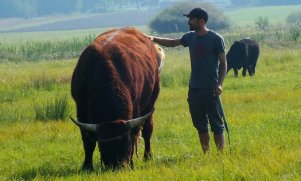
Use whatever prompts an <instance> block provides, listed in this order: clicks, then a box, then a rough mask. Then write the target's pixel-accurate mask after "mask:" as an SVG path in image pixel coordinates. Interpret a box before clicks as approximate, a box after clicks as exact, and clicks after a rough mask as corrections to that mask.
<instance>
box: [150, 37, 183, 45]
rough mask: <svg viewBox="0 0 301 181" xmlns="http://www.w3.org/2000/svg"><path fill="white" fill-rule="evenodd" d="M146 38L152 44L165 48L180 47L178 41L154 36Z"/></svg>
mask: <svg viewBox="0 0 301 181" xmlns="http://www.w3.org/2000/svg"><path fill="white" fill-rule="evenodd" d="M148 37H149V38H150V39H151V40H152V41H153V42H155V43H158V44H159V45H162V46H166V47H175V46H179V45H182V43H181V41H180V39H172V38H163V37H155V36H148Z"/></svg>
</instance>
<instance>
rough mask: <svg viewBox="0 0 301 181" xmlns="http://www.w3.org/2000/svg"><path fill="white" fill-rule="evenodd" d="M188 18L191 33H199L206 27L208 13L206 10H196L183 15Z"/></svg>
mask: <svg viewBox="0 0 301 181" xmlns="http://www.w3.org/2000/svg"><path fill="white" fill-rule="evenodd" d="M183 15H184V16H186V17H188V18H189V20H188V24H189V28H190V30H191V31H199V30H200V29H202V28H204V27H205V26H206V22H207V20H208V13H207V11H206V10H205V9H202V8H194V9H192V10H191V11H190V12H189V13H188V14H183Z"/></svg>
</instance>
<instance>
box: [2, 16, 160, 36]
mask: <svg viewBox="0 0 301 181" xmlns="http://www.w3.org/2000/svg"><path fill="white" fill-rule="evenodd" d="M155 15H156V12H155V11H143V12H142V11H132V12H122V13H103V14H98V15H94V16H89V17H83V18H81V17H77V18H75V19H69V20H61V21H60V20H57V21H56V22H50V23H49V22H45V23H40V24H39V25H33V26H26V27H16V28H13V29H9V30H2V31H0V32H35V31H58V30H73V29H90V28H104V27H116V26H118V27H119V26H138V25H146V24H148V23H149V21H150V20H151V19H152V18H153V17H154V16H155ZM28 22H29V23H30V19H29V20H28Z"/></svg>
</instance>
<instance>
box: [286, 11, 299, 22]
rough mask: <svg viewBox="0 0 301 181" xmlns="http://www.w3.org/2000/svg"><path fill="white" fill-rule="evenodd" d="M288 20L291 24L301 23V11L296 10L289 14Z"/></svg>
mask: <svg viewBox="0 0 301 181" xmlns="http://www.w3.org/2000/svg"><path fill="white" fill-rule="evenodd" d="M286 22H287V23H288V24H291V25H296V24H298V25H301V12H299V11H296V12H293V13H291V14H289V15H288V16H287V18H286Z"/></svg>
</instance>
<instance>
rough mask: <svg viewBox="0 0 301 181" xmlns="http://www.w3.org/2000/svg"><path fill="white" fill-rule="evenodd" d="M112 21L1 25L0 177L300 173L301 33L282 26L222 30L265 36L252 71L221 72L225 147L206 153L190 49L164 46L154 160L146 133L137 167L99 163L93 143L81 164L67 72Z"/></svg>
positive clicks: (284, 176)
mask: <svg viewBox="0 0 301 181" xmlns="http://www.w3.org/2000/svg"><path fill="white" fill-rule="evenodd" d="M290 7H292V6H290ZM296 7H298V6H296ZM283 8H285V7H283ZM299 8H300V7H299ZM246 11H247V10H246ZM266 12H268V11H266ZM277 12H281V11H277ZM235 16H237V15H235V14H234V15H233V17H232V18H231V19H234V18H236V17H235ZM263 16H265V15H263ZM252 18H254V16H252ZM252 18H250V17H246V18H245V19H252ZM237 21H243V20H242V19H240V20H239V19H238V20H237ZM138 28H139V29H141V30H142V31H144V32H147V29H146V28H145V27H138ZM105 30H106V29H97V30H73V31H60V32H37V33H30V32H29V33H0V40H1V41H0V149H1V152H0V163H1V165H0V180H72V181H73V180H131V181H132V180H137V181H138V180H301V144H300V143H301V132H300V129H301V101H300V100H301V69H300V68H301V67H300V63H301V51H300V45H301V42H300V41H301V39H300V38H299V39H297V40H295V41H293V40H292V39H291V38H290V36H291V34H290V31H283V30H281V31H280V30H276V31H275V30H269V31H267V32H250V31H246V30H243V31H241V30H239V31H237V32H235V31H233V30H232V31H230V32H222V33H223V35H225V40H226V44H227V48H229V46H230V43H231V42H232V41H233V40H235V39H238V38H241V37H245V36H252V37H254V38H255V39H257V40H258V41H259V43H260V45H261V54H260V57H259V60H258V64H257V69H256V75H255V76H254V77H244V78H243V77H241V72H240V75H239V77H237V78H236V77H234V75H233V72H229V74H228V76H227V77H226V79H225V81H224V87H223V89H224V92H223V96H222V99H223V105H224V109H225V113H226V116H227V121H228V123H229V126H230V137H231V145H229V144H226V146H225V152H224V154H220V153H218V152H217V151H216V149H215V147H214V143H213V140H211V146H212V147H211V151H210V153H209V154H207V155H203V153H202V151H201V147H200V144H199V141H198V138H197V137H198V136H197V132H196V129H195V128H194V127H193V125H192V122H191V118H190V114H189V110H188V104H187V101H186V99H187V86H188V80H189V72H190V64H189V57H188V56H189V55H188V51H187V49H184V48H181V47H179V48H165V51H166V60H165V66H164V67H163V71H162V74H161V87H162V89H161V92H160V95H159V98H158V101H157V103H156V111H155V113H154V116H155V128H154V135H153V138H152V146H153V152H154V153H153V154H154V158H153V160H151V161H149V162H143V161H142V159H143V150H144V148H143V147H144V146H143V145H144V144H143V140H141V142H140V144H139V158H136V157H134V164H135V169H134V170H131V169H125V170H121V171H117V172H112V171H104V170H102V169H101V164H100V161H99V160H100V155H99V152H98V151H97V149H96V151H95V153H94V166H95V171H94V172H91V173H89V172H81V171H80V167H81V164H82V161H83V158H84V150H83V146H82V143H81V138H80V132H79V129H78V127H77V126H75V125H74V124H73V123H72V122H71V121H70V120H68V115H69V114H70V115H73V116H75V115H76V112H75V105H74V101H73V100H72V98H71V95H70V78H71V75H72V71H73V69H74V67H75V65H76V62H77V57H78V54H79V53H80V51H81V50H82V49H83V47H84V45H85V44H87V43H88V42H89V40H86V41H83V40H85V37H89V36H92V37H91V38H92V39H93V35H94V34H98V33H95V31H96V32H98V31H99V32H102V31H105ZM273 31H274V32H273ZM23 38H24V39H23ZM20 39H22V43H19V42H20ZM2 40H5V43H3V41H2ZM64 43H66V44H64ZM25 45H28V47H30V48H32V49H33V51H30V52H29V50H30V49H26V46H25ZM31 46H32V47H31ZM44 46H46V47H44ZM65 46H66V49H65ZM68 46H70V48H68ZM41 47H42V49H43V48H45V49H44V50H45V52H46V53H45V54H42V53H43V52H41ZM4 50H5V51H4ZM14 51H15V52H14ZM21 51H23V52H25V54H22V53H20V52H21ZM74 51H77V52H75V53H74ZM53 52H55V53H53ZM19 53H20V54H19ZM11 54H16V56H15V57H12V59H8V58H7V56H6V55H9V56H11ZM39 56H40V57H39ZM31 57H35V58H33V59H31ZM41 57H42V58H41ZM49 57H50V58H49ZM64 57H68V58H64ZM230 148H231V153H230Z"/></svg>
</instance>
